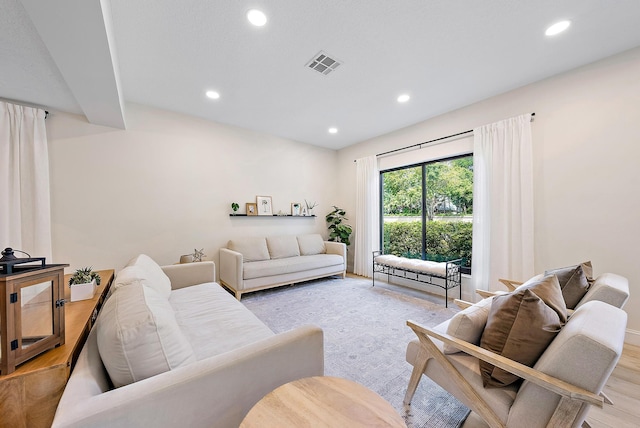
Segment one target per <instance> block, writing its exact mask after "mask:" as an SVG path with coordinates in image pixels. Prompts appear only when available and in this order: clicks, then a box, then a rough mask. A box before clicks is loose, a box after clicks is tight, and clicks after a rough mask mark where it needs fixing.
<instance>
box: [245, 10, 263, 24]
mask: <svg viewBox="0 0 640 428" xmlns="http://www.w3.org/2000/svg"><path fill="white" fill-rule="evenodd" d="M247 19H248V20H249V22H250V23H252V24H253V25H255V26H256V27H262V26H263V25H264V24H266V23H267V15H265V14H264V12H262V11H260V10H258V9H251V10H250V11H249V12H247Z"/></svg>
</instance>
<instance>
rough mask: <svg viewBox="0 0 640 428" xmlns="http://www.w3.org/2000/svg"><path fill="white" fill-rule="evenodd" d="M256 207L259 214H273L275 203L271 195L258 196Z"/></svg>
mask: <svg viewBox="0 0 640 428" xmlns="http://www.w3.org/2000/svg"><path fill="white" fill-rule="evenodd" d="M256 209H257V210H258V215H270V216H272V215H273V203H272V201H271V196H256Z"/></svg>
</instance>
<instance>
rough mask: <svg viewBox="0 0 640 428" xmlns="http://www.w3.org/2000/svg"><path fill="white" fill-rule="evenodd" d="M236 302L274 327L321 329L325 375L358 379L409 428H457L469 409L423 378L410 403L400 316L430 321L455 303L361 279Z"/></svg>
mask: <svg viewBox="0 0 640 428" xmlns="http://www.w3.org/2000/svg"><path fill="white" fill-rule="evenodd" d="M242 303H244V304H245V305H246V306H247V308H249V309H250V310H251V311H252V312H253V313H254V314H256V316H258V318H260V319H261V320H262V321H263V322H264V323H265V324H267V325H268V326H269V327H270V328H271V330H273V331H274V332H276V333H279V332H283V331H287V330H291V329H292V328H294V327H297V326H300V325H304V324H315V325H318V326H320V327H321V328H322V329H323V330H324V341H325V375H326V376H337V377H342V378H346V379H350V380H352V381H355V382H358V383H359V384H361V385H364V386H366V387H367V388H369V389H371V390H372V391H375V392H376V393H378V394H379V395H381V396H382V397H383V398H384V399H385V400H387V401H388V402H389V403H391V404H392V405H393V407H394V408H395V409H396V410H397V411H398V413H399V414H400V415H401V416H402V417H403V418H404V420H405V422H406V423H407V426H408V427H409V428H413V427H430V428H432V427H435V428H455V427H458V426H460V424H461V423H462V422H463V421H464V420H465V418H466V417H467V415H468V414H469V410H468V409H467V408H466V407H465V406H464V405H463V404H461V403H460V402H459V401H458V400H456V399H455V398H454V397H452V396H451V395H450V394H449V393H447V392H446V391H444V390H443V389H442V388H440V387H439V386H438V385H436V384H435V383H433V382H432V381H431V380H430V379H429V378H427V377H425V376H423V377H422V380H421V381H420V384H419V385H418V390H417V391H416V394H415V396H414V399H413V401H412V403H411V405H410V406H404V405H403V403H402V399H403V398H404V394H405V392H406V388H407V384H408V383H409V377H410V375H411V366H410V365H409V364H408V363H407V362H406V361H405V351H406V348H407V343H409V341H411V340H413V339H415V338H416V336H415V334H414V333H413V331H412V330H411V329H410V328H409V327H407V325H406V321H407V320H413V321H416V322H418V323H420V324H424V325H426V326H434V325H436V324H439V323H440V322H442V321H444V320H447V319H449V318H451V317H452V316H453V315H454V314H455V312H456V311H457V309H455V308H451V307H450V308H448V309H447V308H445V307H444V298H442V297H439V296H433V295H430V294H428V293H423V292H419V291H415V290H411V289H407V288H403V287H398V286H393V285H388V284H385V283H382V282H380V283H379V282H378V281H376V286H375V287H372V286H371V281H370V280H367V279H364V278H357V277H347V278H346V279H342V278H339V277H336V278H328V279H323V280H315V281H309V282H305V283H301V284H297V285H294V286H285V287H280V288H276V289H272V290H265V291H259V292H255V293H249V294H246V295H243V296H242Z"/></svg>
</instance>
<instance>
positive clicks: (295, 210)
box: [291, 202, 301, 216]
mask: <svg viewBox="0 0 640 428" xmlns="http://www.w3.org/2000/svg"><path fill="white" fill-rule="evenodd" d="M300 206H301V205H300V202H293V203H292V204H291V215H292V216H299V215H300Z"/></svg>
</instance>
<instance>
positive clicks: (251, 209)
mask: <svg viewBox="0 0 640 428" xmlns="http://www.w3.org/2000/svg"><path fill="white" fill-rule="evenodd" d="M245 208H246V212H247V215H258V206H257V205H256V204H255V203H254V202H247V203H246V207H245Z"/></svg>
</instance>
